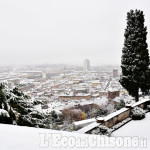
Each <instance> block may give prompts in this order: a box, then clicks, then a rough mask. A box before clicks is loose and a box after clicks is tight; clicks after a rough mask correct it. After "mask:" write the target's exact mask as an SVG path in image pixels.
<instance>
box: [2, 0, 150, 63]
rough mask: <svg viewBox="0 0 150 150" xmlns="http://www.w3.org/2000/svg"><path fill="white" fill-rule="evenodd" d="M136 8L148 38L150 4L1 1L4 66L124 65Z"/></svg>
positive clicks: (134, 0) (136, 0) (128, 0)
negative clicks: (127, 29)
mask: <svg viewBox="0 0 150 150" xmlns="http://www.w3.org/2000/svg"><path fill="white" fill-rule="evenodd" d="M136 8H137V9H141V10H143V11H144V14H145V20H146V23H145V25H146V26H147V27H148V32H150V1H149V0H0V51H1V53H0V63H1V64H30V63H32V64H33V63H34V64H35V63H68V64H78V65H79V64H82V63H83V60H84V59H85V58H88V59H89V60H90V61H91V64H92V65H102V64H120V57H121V51H122V47H123V41H124V37H123V35H124V29H125V27H126V13H127V12H128V11H129V10H130V9H136ZM147 42H148V44H149V43H150V34H148V40H147Z"/></svg>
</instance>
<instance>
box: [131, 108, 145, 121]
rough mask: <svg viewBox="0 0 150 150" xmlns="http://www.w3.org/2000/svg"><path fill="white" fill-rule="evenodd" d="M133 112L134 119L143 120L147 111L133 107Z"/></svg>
mask: <svg viewBox="0 0 150 150" xmlns="http://www.w3.org/2000/svg"><path fill="white" fill-rule="evenodd" d="M131 113H132V115H131V116H132V119H134V120H141V119H143V118H145V111H144V110H143V109H142V108H139V107H135V108H133V109H132V111H131Z"/></svg>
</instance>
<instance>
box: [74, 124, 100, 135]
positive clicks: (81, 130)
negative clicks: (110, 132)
mask: <svg viewBox="0 0 150 150" xmlns="http://www.w3.org/2000/svg"><path fill="white" fill-rule="evenodd" d="M99 125H100V123H97V122H93V123H91V124H89V125H87V126H85V127H84V128H81V129H79V130H78V131H76V132H78V133H86V132H88V131H90V130H92V129H94V128H95V127H97V126H99Z"/></svg>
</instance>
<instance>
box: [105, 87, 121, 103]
mask: <svg viewBox="0 0 150 150" xmlns="http://www.w3.org/2000/svg"><path fill="white" fill-rule="evenodd" d="M119 95H120V91H119V90H118V89H117V88H113V87H109V89H108V99H109V100H111V99H114V98H115V97H118V96H119Z"/></svg>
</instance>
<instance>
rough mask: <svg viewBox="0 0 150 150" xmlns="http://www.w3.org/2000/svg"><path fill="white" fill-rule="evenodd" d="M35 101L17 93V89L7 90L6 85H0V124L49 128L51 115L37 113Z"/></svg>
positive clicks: (19, 92)
mask: <svg viewBox="0 0 150 150" xmlns="http://www.w3.org/2000/svg"><path fill="white" fill-rule="evenodd" d="M39 103H40V102H39V101H38V100H37V101H36V102H35V100H32V99H30V97H29V96H28V95H25V94H24V93H23V92H21V91H19V90H18V88H17V87H15V88H14V89H9V88H8V86H7V85H6V84H3V83H1V84H0V110H1V111H0V112H1V113H0V123H6V124H17V125H21V126H31V127H40V128H50V123H51V114H44V113H42V112H39V111H38V110H37V109H36V107H35V104H39Z"/></svg>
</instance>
